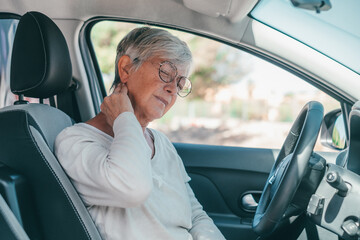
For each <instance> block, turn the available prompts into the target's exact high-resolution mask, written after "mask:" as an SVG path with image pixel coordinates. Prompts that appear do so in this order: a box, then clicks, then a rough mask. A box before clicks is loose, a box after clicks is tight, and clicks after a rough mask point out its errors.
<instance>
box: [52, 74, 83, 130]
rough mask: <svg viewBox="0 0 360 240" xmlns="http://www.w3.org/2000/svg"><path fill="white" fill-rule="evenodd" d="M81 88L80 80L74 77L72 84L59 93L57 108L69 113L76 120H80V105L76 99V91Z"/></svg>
mask: <svg viewBox="0 0 360 240" xmlns="http://www.w3.org/2000/svg"><path fill="white" fill-rule="evenodd" d="M78 88H79V81H78V80H76V79H75V78H72V80H71V83H70V86H69V87H68V88H67V89H66V90H65V91H64V92H62V93H60V94H58V95H57V108H58V109H60V110H61V111H63V112H65V113H66V114H67V115H69V116H70V117H71V118H72V119H74V120H75V122H77V123H78V122H80V121H81V117H80V112H79V106H78V104H77V101H76V97H75V91H76V90H77V89H78Z"/></svg>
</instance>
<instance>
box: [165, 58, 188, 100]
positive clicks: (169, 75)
mask: <svg viewBox="0 0 360 240" xmlns="http://www.w3.org/2000/svg"><path fill="white" fill-rule="evenodd" d="M177 74H178V72H177V68H176V66H175V65H174V64H173V63H172V62H169V61H164V62H162V63H160V68H159V77H160V79H161V81H163V82H165V83H170V82H172V81H174V80H175V79H176V78H177V77H178V75H177ZM176 87H177V94H178V95H179V96H180V97H186V96H187V95H189V94H190V93H191V81H190V80H189V79H188V78H187V77H184V76H179V77H178V80H177V84H176Z"/></svg>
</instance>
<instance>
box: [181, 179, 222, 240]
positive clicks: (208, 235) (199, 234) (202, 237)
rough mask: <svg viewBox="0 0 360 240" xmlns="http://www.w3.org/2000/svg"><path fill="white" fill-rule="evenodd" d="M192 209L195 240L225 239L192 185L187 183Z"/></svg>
mask: <svg viewBox="0 0 360 240" xmlns="http://www.w3.org/2000/svg"><path fill="white" fill-rule="evenodd" d="M186 187H187V190H188V194H189V198H190V203H191V209H192V217H191V218H192V219H191V220H192V228H191V229H190V231H189V232H190V234H191V236H192V237H193V239H194V240H225V237H224V236H223V235H222V233H221V232H220V231H219V229H218V228H217V227H216V226H215V224H214V222H213V220H212V219H211V218H210V217H209V216H208V215H207V214H206V212H205V211H204V210H203V208H202V206H201V204H200V203H199V201H198V200H197V199H196V197H195V195H194V192H193V190H192V189H191V187H190V185H189V184H188V183H186Z"/></svg>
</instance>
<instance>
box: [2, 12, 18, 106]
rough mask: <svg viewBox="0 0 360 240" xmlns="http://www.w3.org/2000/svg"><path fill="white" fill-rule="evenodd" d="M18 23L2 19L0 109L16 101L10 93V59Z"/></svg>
mask: <svg viewBox="0 0 360 240" xmlns="http://www.w3.org/2000/svg"><path fill="white" fill-rule="evenodd" d="M18 22H19V20H16V19H0V48H1V51H0V52H1V54H0V108H1V107H4V106H8V105H11V104H12V103H13V102H14V101H15V96H14V95H13V94H12V93H11V91H10V58H11V50H12V44H13V41H14V36H15V30H16V27H17V24H18Z"/></svg>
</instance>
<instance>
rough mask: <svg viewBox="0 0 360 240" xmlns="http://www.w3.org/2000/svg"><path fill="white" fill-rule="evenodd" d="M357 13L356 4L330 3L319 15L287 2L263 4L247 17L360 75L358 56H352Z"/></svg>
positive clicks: (359, 31) (356, 46) (359, 44)
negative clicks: (282, 33) (307, 46)
mask: <svg viewBox="0 0 360 240" xmlns="http://www.w3.org/2000/svg"><path fill="white" fill-rule="evenodd" d="M309 5H310V4H309ZM359 9H360V1H358V0H347V1H343V0H332V1H331V8H330V9H329V10H328V11H322V12H321V13H316V12H315V11H310V10H305V9H301V8H296V7H294V6H293V4H292V3H291V1H288V0H263V1H260V2H259V4H258V5H256V7H255V8H254V10H253V11H252V12H251V16H252V17H253V18H255V19H257V20H258V21H261V22H263V23H265V24H267V25H269V26H271V27H273V28H275V29H277V30H279V31H280V32H284V33H286V34H289V36H291V37H293V38H295V39H297V40H299V41H300V42H303V43H305V44H307V45H309V46H311V47H312V48H314V49H316V50H317V51H319V52H321V53H323V54H325V55H327V56H328V57H330V58H332V59H334V60H336V61H338V62H339V63H341V64H343V65H344V66H346V67H348V68H349V69H352V70H353V71H355V72H357V73H360V65H359V61H360V55H359V54H354V52H356V53H358V52H360V28H359V23H360V14H358V11H359Z"/></svg>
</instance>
